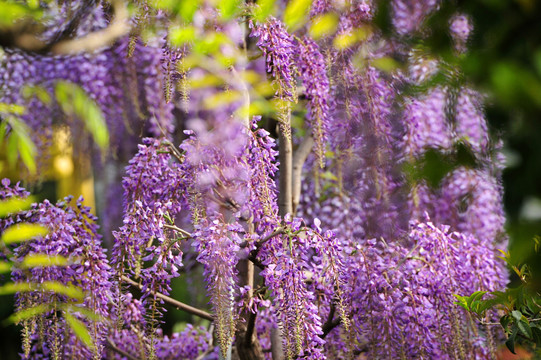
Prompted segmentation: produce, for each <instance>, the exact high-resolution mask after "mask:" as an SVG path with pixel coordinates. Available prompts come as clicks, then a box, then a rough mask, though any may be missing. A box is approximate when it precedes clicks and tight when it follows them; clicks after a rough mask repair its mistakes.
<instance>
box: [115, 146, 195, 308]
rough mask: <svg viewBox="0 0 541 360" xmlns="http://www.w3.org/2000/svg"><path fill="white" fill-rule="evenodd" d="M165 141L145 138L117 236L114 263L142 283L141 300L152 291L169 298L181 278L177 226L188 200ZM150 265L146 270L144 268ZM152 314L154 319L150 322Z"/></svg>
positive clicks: (130, 173) (129, 177)
mask: <svg viewBox="0 0 541 360" xmlns="http://www.w3.org/2000/svg"><path fill="white" fill-rule="evenodd" d="M169 151H171V149H170V147H168V145H167V141H165V140H158V139H150V138H147V139H144V141H143V145H140V146H139V152H138V153H137V154H136V156H135V157H134V158H133V159H132V160H131V161H130V165H129V166H128V167H127V169H126V172H127V174H126V177H125V178H124V180H123V186H124V208H125V213H124V225H123V226H122V227H121V228H120V229H119V230H118V231H117V232H115V233H114V236H115V239H116V242H115V244H114V247H113V263H114V265H115V268H116V269H117V271H118V273H119V276H120V275H124V274H125V273H129V274H131V275H134V276H135V277H136V278H139V277H140V278H141V279H142V285H143V289H142V290H143V294H144V295H143V296H144V298H145V299H146V300H145V301H149V300H148V299H147V298H148V297H151V299H150V301H151V302H156V298H155V297H152V296H151V292H150V291H159V292H162V293H165V294H168V293H169V291H170V287H169V284H170V281H171V279H172V278H174V277H177V276H178V275H179V273H178V268H179V267H181V266H182V247H181V246H180V244H179V242H178V241H177V239H176V236H177V235H176V234H174V233H173V231H172V230H170V229H169V228H167V227H166V226H167V225H170V226H173V225H174V219H175V217H176V215H177V214H178V213H179V212H180V211H181V210H182V208H183V206H184V204H186V201H187V200H186V199H185V198H184V197H183V196H182V194H180V193H178V189H179V188H180V187H182V186H183V185H184V183H185V180H184V179H183V177H182V173H181V171H180V170H179V167H180V166H181V165H179V164H178V163H172V161H171V155H170V153H169ZM144 262H146V263H148V262H150V263H151V265H150V266H147V267H144V266H143V263H144ZM153 315H154V314H151V317H152V316H153Z"/></svg>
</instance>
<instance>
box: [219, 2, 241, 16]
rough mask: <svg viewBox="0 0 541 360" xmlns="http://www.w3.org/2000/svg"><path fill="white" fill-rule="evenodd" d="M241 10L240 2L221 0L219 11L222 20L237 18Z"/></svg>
mask: <svg viewBox="0 0 541 360" xmlns="http://www.w3.org/2000/svg"><path fill="white" fill-rule="evenodd" d="M240 8H241V2H240V0H219V1H218V9H219V10H220V15H221V16H222V19H224V20H229V19H231V18H232V17H233V16H235V15H236V14H237V13H238V12H239V10H240Z"/></svg>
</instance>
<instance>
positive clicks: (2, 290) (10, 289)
mask: <svg viewBox="0 0 541 360" xmlns="http://www.w3.org/2000/svg"><path fill="white" fill-rule="evenodd" d="M35 289H36V286H35V285H34V284H29V283H13V282H10V283H7V284H5V285H3V286H0V295H10V294H15V293H18V292H26V291H32V290H35Z"/></svg>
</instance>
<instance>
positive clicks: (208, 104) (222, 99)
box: [203, 90, 242, 109]
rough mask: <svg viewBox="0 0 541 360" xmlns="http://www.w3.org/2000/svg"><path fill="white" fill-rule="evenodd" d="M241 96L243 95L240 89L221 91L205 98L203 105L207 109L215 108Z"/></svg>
mask: <svg viewBox="0 0 541 360" xmlns="http://www.w3.org/2000/svg"><path fill="white" fill-rule="evenodd" d="M241 98H242V95H241V94H240V93H239V92H238V91H232V90H230V91H221V92H219V93H216V94H214V95H211V96H209V97H207V98H205V100H203V107H204V108H205V109H215V108H217V107H220V106H224V105H229V104H231V103H232V102H234V101H237V100H239V99H241Z"/></svg>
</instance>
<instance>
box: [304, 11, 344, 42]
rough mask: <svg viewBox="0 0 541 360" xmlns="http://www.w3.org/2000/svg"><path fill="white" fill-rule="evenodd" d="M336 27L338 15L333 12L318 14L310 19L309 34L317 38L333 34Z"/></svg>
mask: <svg viewBox="0 0 541 360" xmlns="http://www.w3.org/2000/svg"><path fill="white" fill-rule="evenodd" d="M337 27H338V15H336V14H333V13H327V14H323V15H319V16H318V17H316V18H315V19H314V20H313V21H312V25H311V26H310V36H311V37H312V38H313V39H315V40H317V39H320V38H322V37H325V36H328V35H332V34H334V32H335V31H336V28H337Z"/></svg>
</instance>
